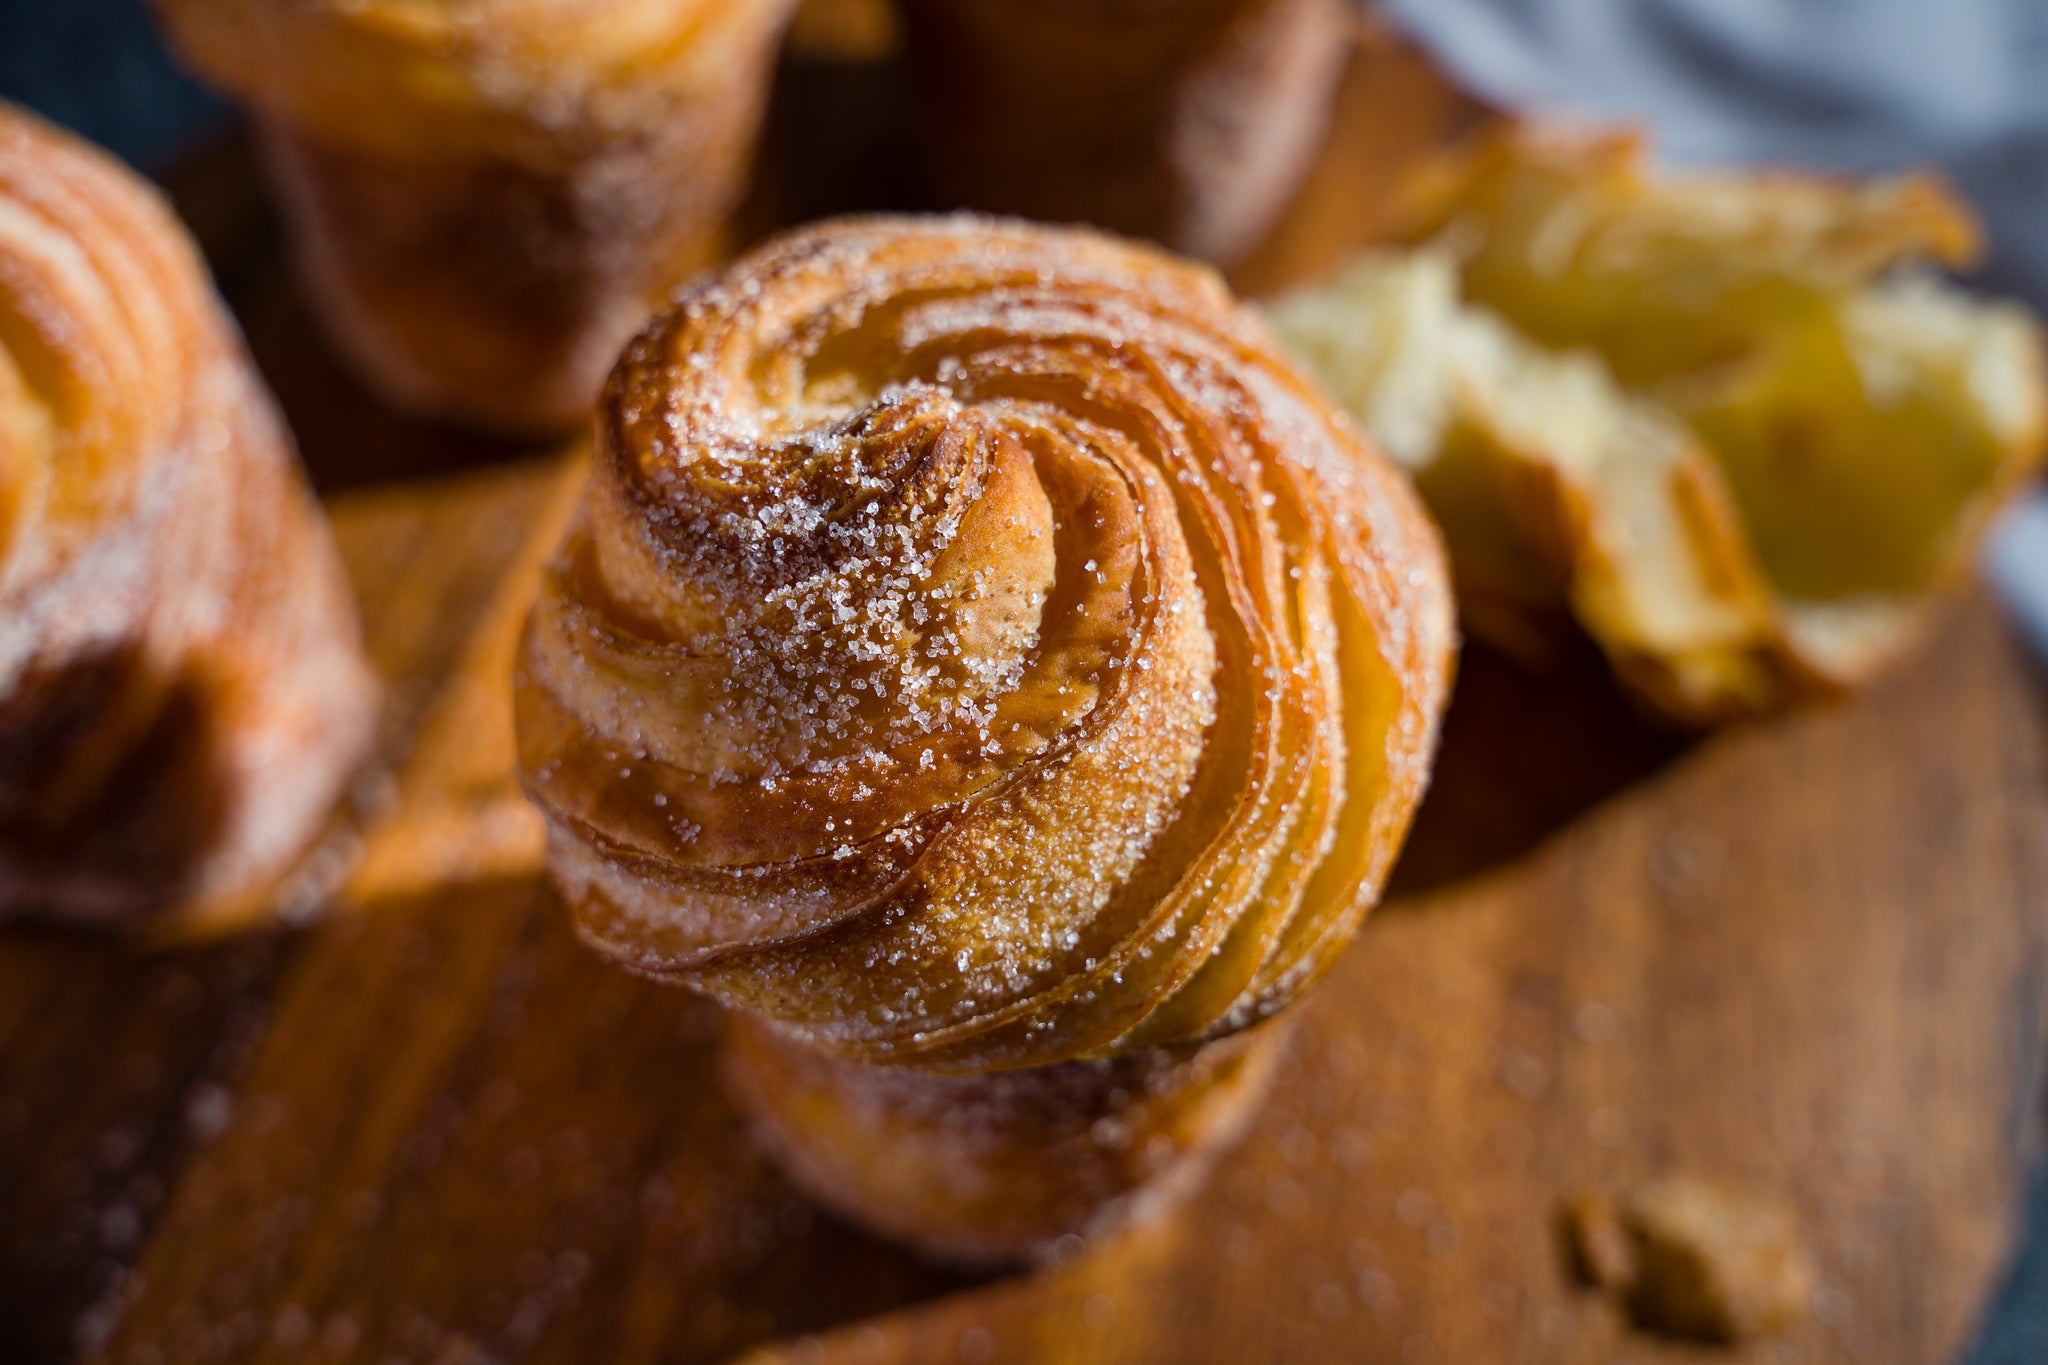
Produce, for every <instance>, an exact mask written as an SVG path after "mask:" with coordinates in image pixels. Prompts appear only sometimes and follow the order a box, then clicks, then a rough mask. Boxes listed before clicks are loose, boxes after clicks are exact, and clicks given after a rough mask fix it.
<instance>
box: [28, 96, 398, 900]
mask: <svg viewBox="0 0 2048 1365" xmlns="http://www.w3.org/2000/svg"><path fill="white" fill-rule="evenodd" d="M374 693H375V687H374V684H373V682H372V679H371V677H370V674H369V672H368V670H367V669H366V667H365V665H364V662H363V660H362V657H361V655H360V652H359V645H358V637H357V628H356V622H355V612H354V606H353V604H352V603H351V602H350V600H349V596H348V588H347V583H346V581H345V580H344V578H343V576H342V572H341V565H340V562H339V560H338V559H337V558H336V555H335V551H334V546H333V543H332V541H331V540H330V539H329V537H328V533H327V529H326V526H325V524H324V523H323V522H322V521H321V519H320V515H319V511H318V509H317V508H316V507H315V505H314V503H313V501H312V499H311V497H310V496H309V495H308V494H307V491H306V488H305V485H304V484H303V482H302V481H301V478H300V475H299V471H298V468H297V464H296V461H295V458H294V456H293V454H292V449H291V443H290V438H289V437H288V436H287V434H286V432H285V430H284V427H283V425H282V423H281V422H280V420H279V418H278V415H277V413H276V411H275V410H274V409H273V407H272V406H271V402H270V398H269V395H268V394H267V393H265V391H264V389H263V386H262V383H261V381H260V380H259V379H258V378H257V377H256V374H255V371H254V369H253V367H252V366H251V364H250V362H249V360H248V358H247V356H246V355H245V354H244V353H243V350H242V346H241V341H240V338H239V337H238V336H237V335H236V333H235V330H234V328H233V326H232V324H231V323H230V322H229V321H228V319H227V317H226V315H225V314H224V313H223V311H222V309H221V307H220V304H219V302H218V300H217V299H216V298H215V297H214V295H213V292H212V289H211V287H210V285H209V284H208V281H207V278H206V274H205V271H204V267H203V266H202V264H201V262H200V261H199V258H198V256H197V255H196V253H195V252H194V251H193V249H192V245H191V242H190V241H189V240H188V239H187V237H186V236H185V233H184V231H183V230H182V228H181V227H180V226H179V225H178V223H177V222H176V221H175V220H174V219H173V218H172V217H171V215H170V213H169V212H168V211H167V210H166V209H165V207H164V205H163V204H162V203H161V202H160V201H159V200H158V199H157V198H156V196H155V195H154V194H152V193H151V192H150V191H149V190H148V189H147V188H146V187H145V186H144V185H143V184H142V183H141V182H140V181H139V180H137V179H136V178H135V177H134V176H133V175H131V174H129V173H128V172H127V171H125V170H124V169H122V168H121V167H120V166H118V165H116V164H115V163H114V162H113V161H111V160H110V159H108V158H107V157H105V156H103V155H101V154H100V153H98V152H97V151H95V150H93V149H92V148H89V147H87V146H85V145H84V144H83V143H80V142H78V141H76V140H74V139H72V138H71V137H68V136H66V135H65V134H62V133H59V132H58V131H56V130H55V129H53V128H50V127H48V126H47V125H45V124H43V123H41V122H38V121H37V120H35V119H34V118H32V117H30V116H28V115H27V114H24V113H22V112H20V111H18V110H14V109H11V108H9V107H7V106H4V105H0V918H6V917H10V916H16V915H38V916H44V917H52V918H59V919H66V920H72V921H80V922H97V923H115V922H120V921H127V920H132V919H135V918H136V917H138V916H145V915H159V916H160V915H165V914H171V913H177V914H181V915H185V916H190V917H193V918H196V919H200V920H212V919H220V918H225V917H231V916H233V915H235V914H236V913H238V912H240V911H243V910H246V909H249V908H251V907H253V906H255V905H256V904H258V903H260V901H261V898H262V897H263V896H264V894H265V893H266V892H267V891H268V890H269V889H270V888H271V887H272V885H273V883H274V882H275V881H276V880H277V878H278V877H279V876H280V874H281V873H282V872H283V871H284V870H285V869H286V867H287V865H288V864H289V863H290V862H291V861H292V859H293V858H294V857H295V856H296V855H297V854H298V853H300V852H301V851H302V849H303V848H304V846H305V845H306V843H307V841H308V839H309V838H310V837H311V836H312V835H313V833H314V832H315V831H316V830H317V829H318V828H319V827H320V825H321V824H322V822H323V820H324V818H325V816H326V815H327V813H328V811H329V809H330V807H331V806H332V805H333V803H334V801H335V799H336V797H337V795H338V793H339V791H340V789H341V787H342V785H343V783H344V781H345V779H346V778H347V777H348V775H349V773H350V771H351V769H352V766H353V765H354V764H355V762H356V761H357V759H358V758H359V756H360V755H361V753H362V751H363V748H364V746H365V743H366V742H367V740H368V739H369V736H370V731H371V725H372V720H373V699H374Z"/></svg>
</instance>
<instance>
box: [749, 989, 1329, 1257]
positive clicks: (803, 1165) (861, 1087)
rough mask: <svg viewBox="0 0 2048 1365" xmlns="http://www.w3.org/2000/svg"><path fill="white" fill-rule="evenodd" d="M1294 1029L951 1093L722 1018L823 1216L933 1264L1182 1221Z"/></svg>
mask: <svg viewBox="0 0 2048 1365" xmlns="http://www.w3.org/2000/svg"><path fill="white" fill-rule="evenodd" d="M1286 1019H1287V1017H1286V1016H1282V1018H1281V1019H1278V1020H1274V1021H1272V1022H1269V1023H1266V1024H1262V1025H1260V1026H1259V1027H1257V1028H1254V1029H1251V1030H1248V1031H1246V1032H1243V1033H1238V1034H1233V1035H1231V1036H1230V1037H1227V1038H1222V1039H1218V1040H1217V1041H1215V1042H1210V1043H1202V1044H1197V1045H1193V1046H1188V1047H1175V1048H1155V1049H1147V1050H1144V1051H1139V1052H1133V1053H1129V1054H1126V1055H1124V1056H1121V1057H1117V1058H1113V1059H1110V1060H1106V1061H1083V1062H1065V1063H1061V1064H1060V1065H1058V1066H1049V1067H1039V1068H1034V1069H1030V1070H1023V1071H1004V1072H996V1073H993V1074H990V1075H983V1076H949V1075H939V1074H935V1073H932V1072H925V1071H916V1070H912V1069H910V1068H908V1067H895V1066H874V1065H869V1064H865V1063H861V1062H853V1061H847V1060H844V1059H841V1058H837V1057H833V1056H831V1055H829V1054H827V1053H824V1052H820V1051H818V1050H816V1049H814V1048H811V1047H807V1046H805V1045H804V1044H802V1043H798V1042H795V1041H792V1040H790V1039H788V1038H786V1037H784V1036H783V1035H781V1034H778V1033H776V1032H774V1031H773V1030H771V1029H769V1028H768V1027H766V1026H765V1025H763V1024H760V1023H758V1022H756V1021H754V1020H752V1019H750V1018H748V1017H746V1016H742V1015H732V1016H729V1017H728V1019H727V1024H726V1035H725V1047H724V1055H723V1070H724V1074H725V1078H726V1088H727V1089H728V1091H729V1092H730V1093H731V1095H732V1096H733V1098H734V1100H735V1101H737V1102H738V1104H739V1106H740V1108H741V1110H742V1112H744V1113H745V1114H746V1116H747V1118H748V1121H749V1124H750V1126H751V1127H752V1129H753V1131H754V1133H755V1135H756V1136H757V1137H758V1138H759V1139H760V1141H761V1142H762V1144H763V1145H764V1146H766V1147H767V1148H768V1150H769V1151H770V1152H771V1153H772V1154H773V1155H774V1156H775V1157H776V1159H777V1160H778V1161H779V1162H780V1164H781V1166H782V1168H783V1170H784V1171H785V1172H786V1173H787V1174H788V1175H789V1177H790V1178H791V1179H792V1180H793V1181H795V1183H796V1184H797V1185H798V1186H800V1187H801V1188H802V1189H803V1190H804V1191H805V1192H806V1193H807V1194H809V1195H810V1196H811V1197H812V1198H813V1199H815V1200H817V1201H818V1202H819V1203H820V1204H823V1205H824V1206H825V1207H827V1208H829V1209H831V1210H833V1211H834V1212H836V1213H839V1214H842V1215H844V1216H845V1217H847V1218H849V1219H852V1220H854V1221H855V1222H858V1223H860V1224H862V1225H864V1226H867V1227H870V1228H873V1229H875V1230H877V1231H879V1232H882V1233H884V1234H886V1235H888V1236H890V1237H892V1238H894V1239H896V1240H898V1241H901V1242H903V1243H905V1244H907V1245H908V1246H910V1247H912V1248H914V1249H915V1250H917V1251H918V1252H920V1253H922V1254H923V1255H925V1256H927V1257H929V1258H932V1259H935V1260H941V1261H947V1262H952V1263H956V1264H964V1265H1004V1264H1015V1263H1019V1262H1030V1261H1043V1260H1047V1259H1051V1258H1053V1257H1055V1256H1059V1255H1063V1254H1064V1253H1065V1252H1066V1251H1067V1250H1068V1249H1070V1248H1072V1247H1074V1245H1075V1243H1074V1241H1073V1240H1072V1239H1076V1238H1078V1239H1081V1240H1083V1241H1093V1240H1096V1239H1099V1238H1102V1237H1104V1236H1107V1235H1110V1234H1112V1233H1114V1232H1116V1231H1118V1230H1120V1229H1121V1228H1123V1227H1125V1226H1127V1225H1129V1224H1131V1223H1133V1222H1139V1221H1143V1220H1146V1219H1149V1218H1153V1217H1158V1216H1161V1215H1162V1214H1164V1213H1165V1212H1167V1211H1168V1210H1170V1209H1171V1208H1172V1207H1173V1206H1174V1205H1175V1204H1177V1203H1178V1202H1179V1201H1180V1200H1181V1199H1182V1198H1184V1197H1185V1196H1186V1195H1187V1194H1188V1193H1189V1192H1190V1191H1192V1190H1194V1189H1195V1188H1197V1187H1199V1185H1200V1184H1201V1182H1202V1178H1203V1176H1204V1175H1205V1174H1206V1172H1207V1169H1208V1166H1209V1163H1210V1162H1211V1160H1213V1158H1214V1157H1215V1156H1216V1155H1217V1154H1218V1153H1220V1152H1221V1151H1223V1150H1224V1149H1226V1148H1228V1147H1229V1146H1230V1145H1231V1144H1232V1143H1234V1142H1235V1141H1236V1140H1237V1138H1238V1137H1239V1135H1240V1134H1241V1133H1242V1132H1243V1131H1244V1128H1245V1126H1246V1124H1247V1123H1248V1122H1249V1120H1250V1119H1251V1117H1252V1115H1253V1114H1254V1113H1256V1112H1257V1110H1258V1109H1259V1107H1260V1103H1261V1101H1262V1100H1263V1098H1264V1097H1265V1095H1266V1093H1267V1090H1268V1088H1269V1087H1270V1085H1271V1082H1272V1078H1273V1075H1274V1071H1275V1067H1276V1063H1277V1062H1278V1061H1279V1059H1280V1056H1281V1054H1282V1053H1283V1052H1284V1050H1285V1048H1286V1043H1287V1038H1288V1036H1289V1034H1290V1033H1291V1027H1290V1025H1289V1023H1288V1022H1286Z"/></svg>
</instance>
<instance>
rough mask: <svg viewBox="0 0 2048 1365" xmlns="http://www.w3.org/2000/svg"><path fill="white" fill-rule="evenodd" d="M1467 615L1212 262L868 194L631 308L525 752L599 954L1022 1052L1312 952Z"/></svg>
mask: <svg viewBox="0 0 2048 1365" xmlns="http://www.w3.org/2000/svg"><path fill="white" fill-rule="evenodd" d="M1451 648H1452V624H1451V612H1450V605H1449V596H1448V592H1447V587H1446V579H1445V571H1444V567H1443V562H1442V558H1441V555H1440V551H1439V548H1438V544H1437V540H1436V537H1435V534H1434V531H1433V529H1432V527H1431V526H1430V524H1429V523H1428V522H1427V520H1426V519H1425V518H1424V517H1423V515H1422V513H1421V512H1420V510H1419V506H1418V504H1417V503H1416V501H1415V499H1414V497H1413V495H1412V494H1411V492H1410V491H1409V489H1408V487H1407V485H1406V484H1405V483H1404V482H1403V480H1402V479H1401V477H1400V476H1399V475H1398V474H1396V473H1395V472H1394V471H1393V470H1392V469H1391V467H1390V466H1388V465H1387V464H1386V463H1385V462H1384V461H1383V460H1382V459H1381V458H1380V457H1379V456H1378V455H1377V454H1376V453H1374V452H1373V451H1372V450H1371V449H1369V448H1368V447H1367V446H1366V445H1365V443H1364V442H1363V441H1362V439H1361V438H1360V437H1359V436H1358V435H1357V434H1356V433H1355V432H1354V431H1353V430H1352V428H1350V427H1349V426H1347V425H1346V424H1345V423H1344V421H1343V420H1342V419H1341V418H1336V417H1333V416H1332V414H1331V411H1330V409H1329V407H1328V406H1327V404H1326V402H1325V401H1324V400H1323V398H1322V397H1321V396H1320V395H1319V394H1318V393H1317V392H1316V391H1315V390H1313V389H1312V388H1311V387H1309V386H1308V385H1307V384H1306V383H1305V382H1304V381H1302V380H1301V379H1300V378H1298V377H1297V376H1296V374H1295V372H1294V371H1293V370H1292V369H1290V368H1289V367H1288V366H1287V365H1286V364H1285V363H1284V362H1283V361H1281V360H1280V359H1279V358H1278V357H1277V355H1276V353H1275V352H1274V350H1273V348H1272V346H1271V343H1270V342H1269V341H1268V339H1267V337H1266V335H1265V333H1264V332H1263V330H1262V329H1261V328H1260V327H1259V325H1258V324H1257V323H1256V322H1255V321H1254V320H1253V319H1252V318H1251V317H1250V316H1249V315H1248V314H1247V313H1246V312H1244V311H1243V310H1241V309H1240V308H1239V307H1238V306H1237V305H1236V304H1234V303H1233V301H1232V300H1231V298H1230V297H1229V295H1228V293H1227V292H1226V290H1225V289H1224V287H1223V286H1222V284H1221V283H1220V281H1219V280H1218V279H1217V277H1216V276H1215V275H1213V274H1212V273H1210V272H1209V271H1207V270H1205V269H1201V268H1198V267H1195V266H1191V265H1187V264H1184V263H1182V262H1180V261H1178V260H1176V259H1174V258H1171V257H1169V256H1166V255H1163V254H1161V253H1158V252H1155V251H1152V250H1149V249H1145V248H1140V247H1137V246H1132V245H1126V244H1123V243H1120V242H1118V241H1115V240H1113V239H1110V238H1107V237H1103V236H1099V235H1096V234H1092V233H1086V232H1078V231H1062V230H1053V229H1047V228H1038V227H1032V226H1028V225H1024V224H1017V223H1010V222H1002V221H995V220H989V219H981V218H966V217H961V218H950V219H934V220H916V219H873V220H850V221H845V222H839V223H833V224H826V225H823V226H820V227H816V228H813V229H810V230H808V231H804V232H800V233H797V234H794V235H792V236H788V237H785V238H782V239H780V240H779V241H777V242H774V243H771V244H770V245H768V246H765V247H763V248H761V249H760V250H758V251H756V252H755V253H754V254H752V255H751V256H748V257H746V258H744V259H742V260H741V261H739V262H737V263H736V264H734V265H733V266H732V267H730V268H729V269H727V270H726V271H725V272H724V273H723V274H722V275H721V276H720V277H718V278H716V279H714V280H712V281H710V282H708V283H706V284H704V285H702V286H700V287H699V288H697V289H695V290H694V291H693V292H690V293H687V294H685V295H683V296H682V297H681V298H679V300H678V301H677V302H676V304H675V306H674V308H673V310H672V311H671V312H669V313H668V314H667V315H666V316H665V317H663V318H661V319H660V320H658V321H657V322H656V323H654V324H653V325H651V326H650V327H649V329H648V330H647V331H645V332H644V333H643V334H642V335H641V336H640V337H639V338H638V339H637V340H636V341H635V342H634V343H633V344H632V346H631V347H629V348H628V350H627V352H626V355H625V357H624V358H623V359H622V360H621V362H620V364H619V367H618V368H617V370H616V371H615V372H614V373H613V376H612V379H611V383H610V385H609V387H608V389H607V392H606V397H605V400H604V403H603V405H602V408H601V411H600V417H599V421H598V427H597V433H596V453H595V463H594V469H593V474H592V479H591V485H590V489H589V492H588V494H587V499H586V504H585V507H584V509H583V511H582V514H581V516H580V520H579V521H578V523H577V524H576V526H575V527H574V529H573V530H572V532H571V534H570V535H569V537H568V539H567V541H566V543H565V545H564V546H563V548H562V550H561V552H560V555H559V557H558V559H557V561H556V562H555V564H554V566H553V568H552V570H551V572H550V575H549V577H548V579H547V582H546V584H545V586H544V588H543V591H542V594H541V598H540V601H539V603H538V605H537V607H536V609H535V611H534V615H533V618H532V621H531V624H530V626H529V631H528V639H527V643H526V648H525V651H524V660H523V666H522V673H521V677H520V679H519V685H518V694H519V725H520V749H521V761H522V765H523V768H524V770H525V773H526V780H527V784H528V790H529V791H530V793H531V794H532V796H533V797H534V799H535V800H536V802H537V803H538V804H539V805H540V807H541V808H542V809H543V811H544V812H545V813H546V815H547V816H548V819H549V823H550V826H551V831H552V838H551V845H550V861H551V864H552V866H553V869H554V872H555V874H556V877H557V880H558V881H559V882H560V883H561V885H562V886H563V888H564V890H565V892H566V893H567V895H568V896H569V898H570V900H571V902H572V904H573V906H574V909H575V912H576V914H577V917H578V920H579V924H580V927H581V929H582V930H583V932H584V933H585V935H586V936H587V937H588V938H590V939H591V940H592V941H593V942H594V943H596V944H597V945H598V946H600V947H601V948H603V949H604V950H606V951H608V952H610V953H612V954H614V955H615V956H617V957H618V958H620V959H622V960H623V961H625V962H626V963H628V964H630V965H632V966H634V967H636V968H639V969H641V970H644V971H648V972H653V973H657V974H663V975H670V976H677V977H681V978H682V979H684V980H686V981H688V982H689V983H691V984H693V985H695V986H697V987H698V988H699V989H702V990H704V991H706V992H709V993H710V994H712V995H714V996H716V997H718V998H719V999H721V1000H723V1001H725V1002H726V1003H728V1004H729V1005H731V1006H733V1007H736V1008H740V1009H745V1010H749V1011H752V1012H755V1013H757V1014H759V1015H762V1016H764V1017H766V1018H768V1019H769V1020H771V1021H773V1022H775V1023H777V1024H779V1025H780V1026H782V1027H784V1028H785V1029H787V1030H789V1031H792V1032H794V1033H797V1034H799V1035H801V1036H804V1037H806V1038H807V1039H809V1040H811V1041H813V1042H815V1043H817V1044H818V1045H821V1046H825V1047H828V1048H832V1049H834V1050H837V1051H839V1052H841V1053H844V1054H846V1055H853V1056H860V1057H868V1058H876V1059H894V1060H899V1061H905V1062H915V1063H917V1064H919V1065H924V1066H930V1067H939V1068H946V1069H985V1068H988V1067H996V1066H1014V1065H1035V1064H1039V1063H1044V1062H1050V1061H1054V1060H1058V1059H1061V1058H1066V1057H1072V1056H1078V1055H1088V1054H1096V1053H1103V1052H1109V1051H1114V1050H1118V1049H1120V1048H1125V1047H1131V1046H1138V1045H1149V1044H1152V1043H1165V1042H1172V1041H1179V1040H1184V1039H1192V1038H1198V1037H1203V1036H1207V1035H1211V1034H1215V1033H1220V1032H1226V1031H1228V1030H1230V1029H1231V1028H1234V1027H1238V1026H1242V1025H1243V1024H1246V1023H1249V1022H1251V1021H1253V1020H1255V1019H1257V1018H1260V1017H1262V1016H1264V1015H1265V1014H1267V1013H1269V1012H1271V1011H1272V1010H1274V1009H1277V1008H1278V1007H1279V1006H1281V1005H1282V1004H1284V1003H1286V1002H1287V1001H1288V1000H1290V999H1291V998H1292V997H1293V996H1294V995H1295V994H1296V993H1297V992H1298V991H1299V990H1300V989H1301V987H1302V986H1303V985H1305V984H1306V983H1307V982H1308V981H1309V980H1310V979H1311V978H1313V977H1314V976H1315V975H1316V974H1317V972H1318V971H1319V970H1320V969H1321V968H1322V967H1323V966H1324V965H1325V964H1326V963H1327V962H1328V961H1329V960H1330V959H1331V957H1332V956H1333V955H1334V953H1335V952H1336V950H1337V949H1338V948H1340V947H1341V946H1342V945H1343V944H1344V943H1345V942H1346V941H1347V940H1348V938H1349V937H1350V935H1351V933H1352V931H1353V930H1354V929H1355V928H1356V927H1357V925H1358V923H1359V921H1360V919H1361V917H1362V916H1363V915H1364V913H1365V912H1366V910H1367V909H1368V908H1369V907H1370V906H1371V904H1372V903H1373V901H1374V900H1375V898H1376V897H1377V895H1378V891H1379V888H1380V885H1381V882H1382V880H1383V878H1384V876H1385V874H1386V871H1387V869H1388V866H1389V864H1390V863H1391V861H1392V859H1393V855H1394V853H1395V851H1396V849H1397V848H1398V846H1399V843H1400V841H1401V839H1402V837H1403V835H1404V833H1405V830H1406V827H1407V824H1408V821H1409V818H1410V815H1411V813H1412V811H1413V809H1414V806H1415V803H1416V801H1417V799H1418V797H1419V795H1420V792H1421V790H1422V786H1423V782H1424V779H1425V776H1426V773H1427V769H1428V765H1429V761H1430V758H1431V755H1432V750H1433V746H1434V738H1435V731H1436V720H1437V715H1438V712H1439V709H1440V707H1441V705H1442V702H1443V698H1444V693H1445V689H1446V685H1447V679H1448V673H1449V658H1450V652H1451Z"/></svg>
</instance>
